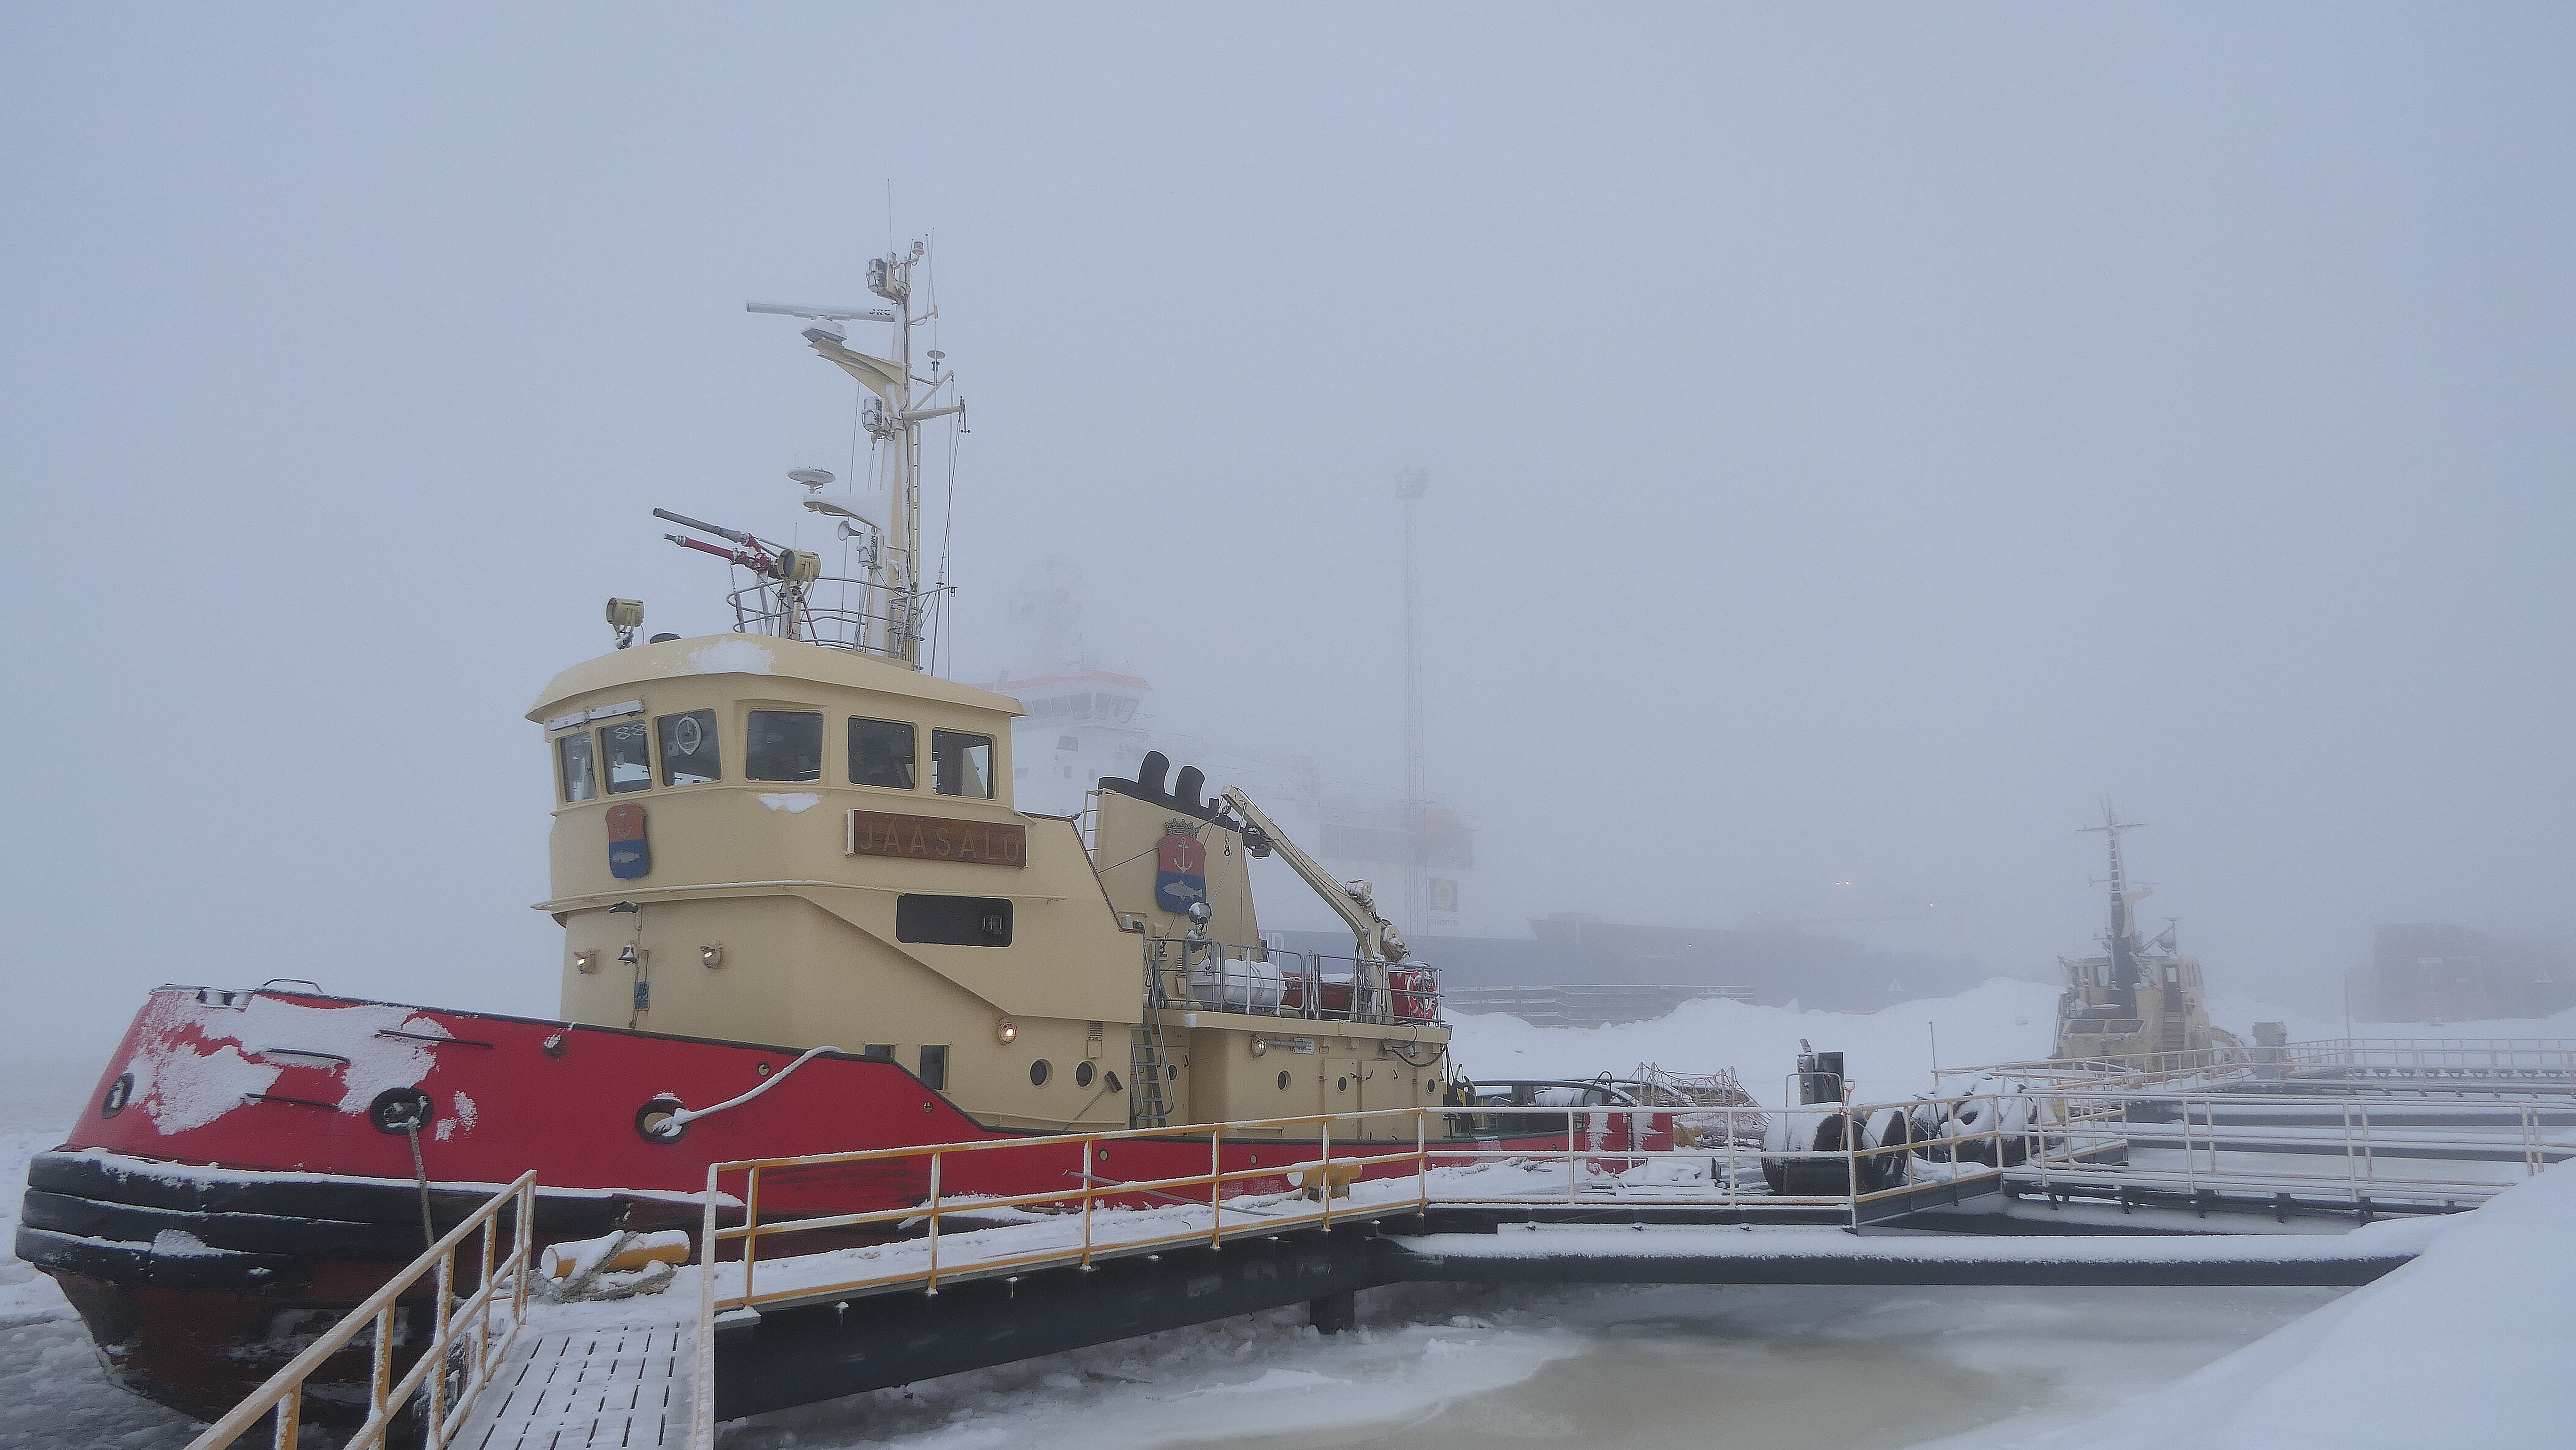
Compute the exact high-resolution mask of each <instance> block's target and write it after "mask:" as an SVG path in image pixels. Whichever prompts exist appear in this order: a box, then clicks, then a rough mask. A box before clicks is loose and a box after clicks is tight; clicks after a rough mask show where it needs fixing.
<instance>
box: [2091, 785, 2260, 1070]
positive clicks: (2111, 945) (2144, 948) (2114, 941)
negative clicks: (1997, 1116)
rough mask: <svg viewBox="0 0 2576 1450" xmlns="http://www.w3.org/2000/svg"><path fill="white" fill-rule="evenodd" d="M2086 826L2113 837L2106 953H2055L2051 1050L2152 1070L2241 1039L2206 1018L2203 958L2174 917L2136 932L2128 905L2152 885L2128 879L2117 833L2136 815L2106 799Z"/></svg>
mask: <svg viewBox="0 0 2576 1450" xmlns="http://www.w3.org/2000/svg"><path fill="white" fill-rule="evenodd" d="M2083 829H2085V830H2087V831H2100V832H2101V833H2102V834H2103V836H2104V838H2105V839H2106V840H2107V841H2108V842H2109V844H2110V850H2111V882H2110V885H2111V929H2110V930H2109V931H2107V932H2105V933H2103V936H2102V945H2103V948H2104V953H2105V954H2104V955H2102V956H2098V957H2060V958H2058V959H2057V960H2058V964H2059V965H2060V966H2063V967H2064V968H2065V969H2066V991H2065V993H2064V995H2062V996H2060V997H2059V998H2058V999H2057V1047H2056V1050H2055V1051H2054V1052H2053V1053H2052V1054H2050V1055H2051V1056H2053V1057H2055V1058H2058V1059H2060V1060H2065V1061H2095V1060H2103V1059H2110V1060H2115V1061H2117V1062H2118V1063H2119V1065H2120V1066H2122V1067H2125V1068H2128V1069H2130V1070H2132V1071H2145V1072H2152V1071H2164V1070H2169V1069H2176V1068H2187V1067H2193V1066H2199V1065H2203V1064H2201V1063H2199V1062H2197V1061H2194V1060H2189V1059H2185V1058H2183V1057H2181V1056H2179V1055H2180V1054H2189V1053H2203V1052H2207V1051H2209V1050H2210V1049H2212V1048H2220V1047H2224V1048H2234V1047H2238V1046H2240V1045H2241V1044H2240V1043H2239V1042H2238V1041H2237V1039H2236V1037H2235V1036H2234V1035H2233V1034H2232V1033H2228V1032H2224V1031H2221V1030H2220V1029H2218V1028H2215V1027H2212V1026H2210V1025H2209V1014H2208V1012H2207V1011H2205V1010H2204V1009H2203V1008H2202V1006H2201V999H2202V988H2201V980H2200V958H2198V957H2191V956H2184V955H2183V954H2182V953H2181V952H2180V951H2179V950H2177V949H2176V947H2175V945H2174V927H2173V925H2172V924H2171V923H2167V924H2166V926H2165V929H2164V930H2163V931H2162V932H2160V933H2158V934H2157V935H2156V937H2155V938H2154V939H2153V940H2151V941H2145V942H2141V941H2139V940H2138V924H2137V918H2136V917H2135V916H2134V915H2133V914H2132V913H2131V911H2130V908H2131V907H2134V906H2136V905H2137V904H2138V903H2139V902H2141V901H2144V900H2146V899H2147V897H2148V896H2149V895H2151V894H2152V892H2151V891H2150V890H2149V889H2147V888H2144V887H2132V886H2130V885H2129V873H2128V864H2127V862H2126V861H2125V860H2124V859H2123V857H2122V855H2121V852H2120V833H2121V832H2122V831H2133V830H2136V829H2138V823H2137V822H2134V821H2123V820H2121V819H2120V817H2119V813H2118V812H2117V811H2115V810H2113V809H2112V806H2111V803H2110V802H2109V801H2107V800H2106V801H2104V802H2103V803H2102V824H2100V825H2098V826H2086V827H2084V828H2083ZM2167 1054H2176V1056H2174V1057H2170V1058H2168V1057H2167V1056H2166V1055H2167Z"/></svg>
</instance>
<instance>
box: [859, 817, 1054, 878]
mask: <svg viewBox="0 0 2576 1450" xmlns="http://www.w3.org/2000/svg"><path fill="white" fill-rule="evenodd" d="M841 854H842V855H844V856H900V857H903V858H905V859H906V860H912V861H966V862H971V863H973V864H975V865H978V866H1014V867H1021V866H1026V865H1028V864H1029V832H1028V827H1026V826H1022V825H1016V824H1012V825H1004V824H999V823H996V822H992V821H956V820H950V819H948V818H946V817H944V816H898V815H894V814H891V813H889V812H886V811H852V812H850V813H849V826H848V830H847V833H846V836H845V840H844V844H843V846H842V848H841Z"/></svg>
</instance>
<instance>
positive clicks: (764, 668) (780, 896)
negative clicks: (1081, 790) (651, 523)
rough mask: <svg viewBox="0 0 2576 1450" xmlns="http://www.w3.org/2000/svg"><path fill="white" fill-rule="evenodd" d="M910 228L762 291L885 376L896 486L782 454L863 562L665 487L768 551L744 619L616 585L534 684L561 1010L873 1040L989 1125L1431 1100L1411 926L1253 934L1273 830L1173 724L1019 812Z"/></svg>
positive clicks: (833, 352)
mask: <svg viewBox="0 0 2576 1450" xmlns="http://www.w3.org/2000/svg"><path fill="white" fill-rule="evenodd" d="M920 255H921V253H920V251H919V249H917V248H916V249H915V251H914V253H913V255H912V257H910V258H906V257H901V256H897V257H889V258H886V259H883V261H882V262H880V263H876V264H872V267H871V286H872V288H874V289H875V290H876V291H877V293H878V295H879V296H881V297H884V298H886V299H887V300H888V301H889V302H890V303H891V304H892V307H891V308H890V309H881V310H878V311H876V312H867V311H861V310H859V309H854V308H821V307H816V308H803V307H794V306H789V305H784V304H780V305H766V304H764V305H759V306H756V307H755V309H754V310H757V311H772V312H785V313H790V314H792V315H797V316H803V317H807V318H810V319H814V320H815V323H816V325H815V326H812V327H809V328H807V329H806V332H805V336H806V338H807V340H808V342H810V343H811V344H812V345H813V347H814V349H815V351H816V352H818V353H819V354H821V355H822V356H824V357H825V358H826V359H828V360H830V361H831V362H833V363H834V364H835V365H836V366H839V367H840V368H841V369H842V370H843V371H845V372H847V373H849V374H850V375H851V376H852V377H854V378H856V379H857V380H858V381H859V383H860V384H861V386H862V387H863V388H864V389H866V390H867V393H868V394H869V395H871V396H870V397H869V399H868V401H869V403H870V406H869V407H868V408H867V409H866V410H865V411H864V416H865V417H866V419H867V421H868V426H869V431H870V432H871V434H872V435H873V436H874V437H875V439H876V443H877V458H878V461H879V464H880V467H879V474H880V481H881V483H882V485H883V486H882V488H881V489H879V490H878V491H876V492H874V493H860V494H830V493H825V492H822V490H823V488H824V487H825V486H826V485H828V484H830V483H831V482H833V479H832V476H831V475H830V474H829V473H828V472H825V471H823V470H819V469H811V470H799V471H798V472H797V473H795V474H793V475H791V477H793V478H794V479H795V480H796V481H797V482H798V483H800V484H803V485H804V486H805V488H806V490H807V494H808V496H807V498H806V499H805V500H804V503H805V506H806V507H807V508H809V509H811V510H812V511H814V512H815V513H817V514H821V515H824V516H825V517H827V518H838V519H840V520H842V521H843V522H842V524H841V532H842V536H843V539H844V541H845V542H850V543H854V544H856V545H857V546H858V547H857V548H856V549H854V550H850V551H845V554H844V557H845V558H849V557H855V559H856V561H857V562H856V565H855V566H854V567H853V569H852V571H851V573H852V577H849V578H845V579H836V578H832V577H828V576H825V575H824V574H823V573H822V565H821V561H820V560H818V559H817V557H816V556H815V555H813V554H810V553H800V552H798V551H795V550H787V549H779V548H777V547H776V546H774V545H769V544H764V543H763V542H762V541H761V540H760V539H758V538H757V537H755V536H752V535H749V534H744V533H738V532H735V531H732V530H727V529H723V528H720V527H718V526H715V525H709V524H702V523H699V522H697V521H695V520H692V519H689V518H686V517H685V516H682V515H677V514H671V513H665V512H661V511H658V510H657V513H661V516H662V517H664V518H667V519H671V520H672V521H674V522H676V523H680V524H682V525H684V526H686V527H689V528H692V529H696V530H699V531H701V532H705V533H710V534H713V535H716V536H719V537H721V538H723V539H725V540H727V541H728V542H729V543H730V544H732V545H734V546H736V547H733V548H720V547H717V546H714V545H711V544H708V543H705V542H702V541H699V540H696V539H689V538H683V537H681V536H678V535H673V536H670V537H671V538H672V539H673V541H674V542H676V543H681V544H684V545H686V546H688V547H690V548H693V549H698V550H701V551H703V552H707V553H711V554H716V555H718V556H719V557H723V558H726V559H728V560H729V561H730V562H731V563H732V564H733V565H734V566H735V567H737V568H740V569H748V570H750V574H751V582H750V583H749V584H747V585H743V586H741V587H738V588H736V589H735V590H734V592H733V594H732V599H733V602H734V606H735V616H736V619H737V621H738V623H739V625H740V626H741V629H740V632H737V633H730V634H723V635H714V636H702V637H696V638H688V639H674V638H670V637H668V636H662V637H657V638H656V639H655V640H654V641H653V642H650V643H644V644H631V641H632V637H633V634H634V632H635V629H636V627H637V626H638V625H639V623H640V620H641V607H640V606H638V605H635V604H633V602H632V601H612V603H611V606H610V611H609V616H610V621H611V623H612V624H614V625H616V626H617V627H618V629H619V643H620V648H618V649H617V650H616V651H614V652H612V653H610V654H607V655H603V656H601V657H600V658H597V659H594V660H590V661H588V662H586V663H583V664H580V665H576V666H574V667H573V668H571V669H568V670H566V671H564V672H563V673H562V674H560V675H558V676H557V677H556V678H555V679H554V681H553V682H552V683H551V684H550V685H548V686H547V687H546V690H545V691H544V693H543V694H542V695H541V696H540V697H539V699H538V700H537V702H536V704H535V706H534V707H533V708H532V709H531V710H530V711H529V712H528V718H529V719H530V720H531V721H534V722H537V723H538V724H539V725H541V726H542V727H543V728H544V731H545V740H546V749H547V751H548V753H549V756H550V760H551V764H552V769H553V776H554V794H555V802H554V817H555V819H554V828H553V833H552V837H551V844H550V848H549V858H550V870H551V873H552V875H551V882H552V889H551V892H550V896H549V899H548V900H547V901H545V902H543V903H541V904H540V909H541V910H544V911H547V912H550V913H552V914H553V915H554V917H555V919H556V920H557V921H558V922H559V923H561V924H562V926H563V927H564V934H565V940H564V957H563V965H562V1013H561V1015H562V1016H563V1017H564V1018H566V1019H567V1020H570V1021H574V1022H580V1023H587V1024H595V1025H601V1026H613V1027H626V1028H634V1029H638V1030H643V1031H648V1032H658V1033H673V1034H679V1035H685V1036H692V1037H707V1038H718V1039H723V1040H729V1041H739V1042H756V1043H762V1044H769V1045H775V1046H781V1047H795V1048H807V1047H816V1046H825V1045H829V1046H834V1047H838V1048H840V1049H842V1050H844V1051H847V1052H853V1053H858V1052H865V1053H869V1054H873V1055H877V1056H883V1057H886V1058H889V1059H891V1060H893V1061H895V1062H898V1063H900V1064H901V1065H903V1066H904V1067H906V1068H907V1069H910V1070H912V1071H913V1072H915V1073H917V1074H919V1075H920V1077H921V1078H922V1079H923V1081H924V1082H925V1083H926V1084H927V1085H929V1086H931V1087H933V1088H937V1089H939V1090H941V1091H943V1092H945V1093H946V1094H947V1095H948V1096H949V1097H950V1099H952V1100H953V1101H954V1102H955V1103H956V1104H957V1105H958V1106H959V1107H960V1108H962V1109H963V1110H964V1111H966V1112H967V1113H969V1114H971V1115H972V1116H974V1117H975V1118H977V1119H978V1120H980V1121H982V1122H984V1123H986V1124H988V1125H991V1126H995V1127H1008V1128H1026V1129H1042V1130H1063V1129H1068V1128H1114V1127H1127V1126H1130V1125H1131V1124H1132V1125H1137V1126H1161V1125H1168V1124H1178V1123H1184V1122H1194V1121H1222V1120H1240V1119H1247V1118H1257V1117H1265V1116H1286V1115H1292V1114H1309V1113H1316V1112H1320V1111H1355V1110H1361V1109H1375V1108H1384V1107H1410V1106H1414V1105H1417V1104H1421V1103H1425V1102H1430V1101H1434V1100H1436V1098H1437V1096H1438V1094H1439V1091H1440V1084H1441V1063H1442V1062H1443V1060H1444V1059H1445V1056H1446V1044H1447V1040H1448V1034H1447V1032H1446V1030H1445V1029H1444V1028H1442V1027H1440V1026H1439V1025H1438V1023H1437V1021H1436V1011H1435V1010H1434V1009H1433V1006H1432V1000H1433V999H1432V998H1431V997H1430V995H1429V992H1428V990H1427V989H1428V984H1429V979H1428V977H1427V975H1420V974H1417V973H1415V972H1414V971H1413V970H1411V969H1410V968H1409V967H1404V966H1391V963H1390V961H1389V958H1393V959H1395V960H1396V961H1397V962H1400V959H1401V956H1402V944H1401V939H1400V938H1396V937H1394V936H1393V935H1392V933H1391V932H1387V933H1382V934H1381V933H1360V934H1357V936H1356V937H1355V945H1354V952H1353V955H1352V957H1350V958H1344V959H1340V960H1338V961H1336V962H1322V961H1316V960H1312V959H1303V958H1293V957H1290V956H1289V955H1287V954H1274V953H1272V952H1269V951H1267V950H1265V949H1263V948H1262V947H1261V945H1260V942H1261V935H1260V926H1259V922H1258V920H1257V917H1256V912H1255V907H1254V903H1253V897H1252V887H1251V878H1250V875H1249V873H1248V871H1247V870H1246V860H1247V858H1248V857H1249V856H1250V855H1251V854H1252V853H1253V852H1255V851H1256V850H1258V851H1267V850H1268V849H1270V846H1271V841H1270V839H1269V837H1268V835H1267V834H1266V833H1265V832H1264V831H1263V830H1262V829H1261V828H1260V827H1259V826H1257V825H1250V824H1247V822H1246V821H1245V820H1244V819H1242V817H1241V814H1239V813H1238V812H1235V811H1231V810H1229V809H1228V808H1227V806H1226V805H1225V803H1223V802H1222V801H1218V800H1214V799H1206V798H1203V797H1204V796H1205V792H1204V791H1203V790H1202V786H1203V784H1204V782H1203V781H1201V780H1200V778H1199V774H1198V772H1197V771H1195V770H1191V769H1186V768H1185V769H1183V770H1182V771H1181V772H1180V775H1179V776H1178V777H1177V779H1175V780H1174V781H1172V782H1171V783H1170V784H1169V785H1168V786H1167V784H1166V782H1165V780H1164V779H1163V775H1164V772H1165V771H1166V770H1167V769H1168V764H1167V763H1166V762H1164V761H1163V759H1162V757H1160V756H1159V755H1155V756H1149V757H1148V758H1147V759H1148V763H1149V765H1150V767H1151V768H1150V770H1146V771H1140V773H1139V776H1138V778H1137V779H1134V780H1123V781H1122V780H1103V781H1101V782H1100V789H1099V790H1097V791H1096V792H1093V793H1092V795H1091V796H1090V797H1089V803H1088V804H1087V806H1086V809H1085V811H1084V812H1083V814H1082V815H1081V816H1079V817H1064V816H1046V815H1025V814H1022V813H1021V812H1020V811H1018V810H1017V809H1015V808H1014V805H1013V798H1012V781H1013V765H1012V760H1011V742H1012V733H1011V725H1012V721H1013V720H1014V718H1015V717H1018V716H1019V715H1021V714H1022V713H1023V712H1022V709H1021V706H1020V704H1019V702H1017V701H1016V700H1013V699H1011V698H1009V697H1008V696H1004V695H999V694H994V693H991V692H989V691H985V690H980V689H976V688H974V687H972V686H967V685H960V684H956V683H953V682H951V681H947V680H943V679H939V678H937V677H935V676H933V675H930V674H928V673H925V672H923V670H922V669H921V667H920V664H921V657H922V646H923V642H924V640H925V638H926V637H927V635H928V633H929V631H928V629H927V627H926V624H925V621H926V618H927V615H928V606H929V605H930V604H931V603H933V602H935V600H936V597H937V595H938V592H939V589H940V586H939V585H937V584H936V583H935V582H925V581H923V580H922V579H921V578H920V575H919V560H920V557H921V553H920V539H919V518H920V514H919V495H920V490H919V476H918V474H919V458H920V455H921V444H920V437H919V434H920V426H921V423H922V422H923V421H925V420H927V419H931V418H936V417H942V416H946V415H948V414H951V413H954V412H956V411H958V409H959V408H960V407H962V404H957V403H954V402H943V403H942V405H941V406H935V407H934V406H930V405H929V404H930V402H931V401H932V400H931V399H929V398H926V397H924V396H920V395H918V394H916V392H915V388H916V385H926V386H927V387H928V389H929V391H930V392H931V393H933V394H935V393H937V392H939V391H940V390H942V389H947V388H953V386H954V383H955V374H954V373H941V372H940V370H939V367H938V363H937V361H936V360H937V359H939V358H940V354H937V353H932V354H930V356H931V358H932V359H934V362H933V364H932V372H933V374H934V375H935V381H933V380H932V379H925V378H923V377H921V376H920V375H918V374H917V373H916V372H915V371H914V365H913V364H912V362H911V359H910V341H909V338H910V324H911V321H912V320H913V319H907V318H906V317H905V315H904V314H905V309H906V305H907V304H906V302H905V298H906V297H907V296H908V295H909V274H910V269H911V266H912V264H913V262H914V261H915V260H917V259H918V258H919V257H920ZM852 320H876V321H884V322H889V323H892V324H893V326H894V332H895V337H894V347H893V348H892V349H891V351H893V352H894V353H895V356H894V357H893V358H890V359H880V358H874V357H870V356H868V355H866V354H863V353H859V352H855V351H853V350H851V349H850V348H848V347H846V346H845V345H844V341H845V336H844V334H843V332H842V331H841V329H840V328H839V326H838V325H837V324H838V323H839V322H842V321H852ZM630 645H631V647H630ZM1274 829H1275V828H1274ZM1176 865H1177V866H1181V867H1186V868H1189V869H1187V870H1178V871H1176V870H1173V869H1171V868H1173V867H1175V866H1176ZM1310 879H1311V878H1310ZM1314 884H1315V885H1316V888H1317V889H1318V890H1319V891H1327V892H1330V891H1335V890H1340V889H1341V888H1340V887H1339V885H1338V883H1330V882H1326V881H1322V880H1315V882H1314ZM1330 899H1333V898H1331V897H1329V896H1328V900H1330ZM1359 899H1360V900H1362V901H1364V900H1365V893H1364V892H1363V893H1362V894H1361V896H1360V898H1359ZM1195 902H1204V904H1205V911H1204V914H1203V915H1200V916H1194V915H1192V914H1191V913H1189V912H1188V911H1187V910H1186V909H1185V907H1186V905H1187V904H1188V903H1195ZM1349 908H1350V900H1348V899H1342V900H1339V901H1338V902H1337V903H1336V909H1337V910H1341V911H1343V912H1344V914H1345V915H1346V916H1347V915H1348V914H1349ZM1379 925H1383V923H1379ZM1391 972H1392V975H1391Z"/></svg>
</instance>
